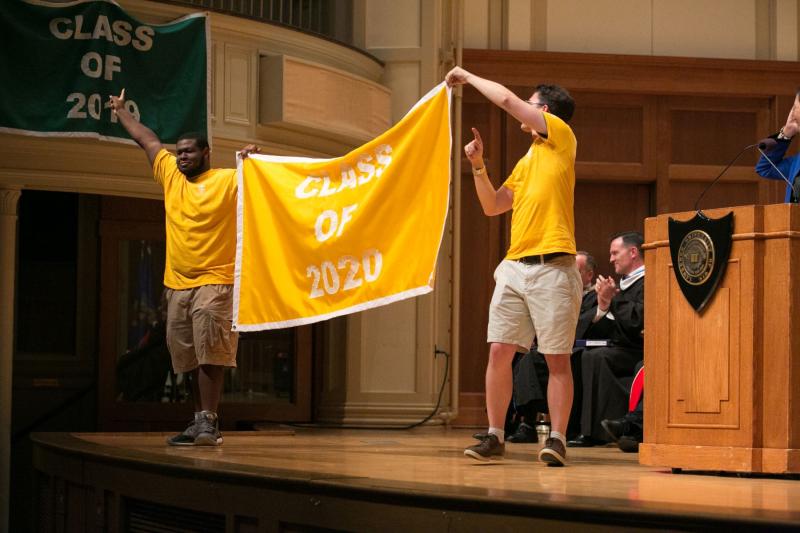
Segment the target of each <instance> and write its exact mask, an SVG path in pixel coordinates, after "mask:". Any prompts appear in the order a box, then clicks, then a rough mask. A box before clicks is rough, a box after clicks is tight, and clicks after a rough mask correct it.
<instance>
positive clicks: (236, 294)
mask: <svg viewBox="0 0 800 533" xmlns="http://www.w3.org/2000/svg"><path fill="white" fill-rule="evenodd" d="M443 85H444V86H445V87H446V88H447V130H448V135H447V138H448V145H449V151H448V152H449V155H448V158H447V176H448V179H447V197H446V201H445V206H447V207H446V210H445V216H444V217H443V219H442V228H441V230H440V232H439V245H438V246H437V248H436V255H435V256H434V257H435V258H434V261H433V267H432V269H431V273H430V276H429V278H428V284H427V285H423V286H421V287H415V288H412V289H408V290H405V291H402V292H398V293H395V294H390V295H388V296H383V297H381V298H376V299H373V300H369V301H366V302H363V303H360V304H356V305H352V306H350V307H346V308H344V309H338V310H336V311H331V312H330V313H324V314H321V315H313V316H308V317H300V318H293V319H291V320H283V321H279V322H262V323H260V324H246V325H241V324H239V302H240V291H241V281H242V246H243V240H244V239H243V236H244V194H242V191H244V172H243V160H242V158H241V156H240V154H239V153H238V152H237V154H236V179H237V181H238V191H237V195H236V197H237V199H236V263H235V266H234V272H233V320H232V329H233V330H234V331H264V330H271V329H284V328H293V327H297V326H305V325H308V324H314V323H316V322H322V321H324V320H329V319H331V318H336V317H338V316H343V315H349V314H352V313H358V312H361V311H366V310H368V309H373V308H375V307H381V306H384V305H388V304H391V303H394V302H399V301H401V300H407V299H408V298H414V297H416V296H421V295H423V294H427V293H429V292H431V291H433V279H434V276H435V274H436V266H437V264H438V259H439V253H440V252H441V250H442V241H443V240H444V232H445V229H446V228H447V211H448V210H449V206H450V188H451V185H452V173H453V168H452V165H453V157H452V154H453V126H452V88H451V87H447V86H446V85H445V82H441V83H439V84H438V85H436V86H435V87H433V88H432V89H431V90H430V91H428V93H427V94H425V96H423V97H422V98H421V99H420V100H419V101H418V102H417V103H416V104H414V107H412V108H411V109H410V110H409V111H408V113H406V114H405V115H404V116H403V119H405V118H406V117H407V116H408V115H409V114H410V113H411V112H412V111H413V110H414V109H416V108H417V107H418V106H420V105H421V104H423V103H425V102H427V101H428V100H430V99H432V98H433V97H434V96H436V94H438V92H439V90H440V89H441V88H442V86H443ZM403 119H401V121H402V120H403ZM381 135H383V134H381ZM248 157H252V158H253V159H259V160H262V161H270V162H281V163H299V162H305V163H308V162H326V161H333V160H335V159H340V158H338V157H334V158H328V159H316V158H311V157H292V156H272V155H261V154H251V155H249V156H248Z"/></svg>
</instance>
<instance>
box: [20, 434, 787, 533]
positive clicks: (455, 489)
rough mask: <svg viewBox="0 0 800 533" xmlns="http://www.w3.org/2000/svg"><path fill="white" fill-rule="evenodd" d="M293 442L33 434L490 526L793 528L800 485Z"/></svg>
mask: <svg viewBox="0 0 800 533" xmlns="http://www.w3.org/2000/svg"><path fill="white" fill-rule="evenodd" d="M292 431H293V432H294V434H291V432H289V431H284V432H276V433H274V434H273V433H270V432H269V431H266V432H227V433H224V437H225V444H224V445H223V446H222V447H220V448H192V447H185V448H176V447H169V446H166V445H165V443H164V439H165V438H166V436H167V434H166V433H164V434H160V433H115V434H111V433H94V434H85V433H83V434H39V435H37V436H35V437H34V440H35V441H36V442H37V446H40V447H43V448H45V449H48V450H55V449H60V450H62V451H70V452H72V453H78V454H79V455H84V454H90V455H95V456H102V457H104V458H105V460H110V459H111V458H114V457H116V458H118V459H120V460H121V461H123V462H126V463H131V462H134V463H135V462H139V463H146V464H150V465H161V466H163V467H173V468H188V469H194V470H195V472H198V471H214V472H217V473H227V474H230V475H234V476H235V475H238V476H242V475H244V476H246V477H248V478H251V479H252V478H253V477H259V478H263V479H271V480H278V479H282V480H288V481H291V482H292V483H295V484H298V483H299V484H302V485H303V486H305V487H306V489H308V487H311V486H317V487H328V488H331V487H334V488H336V489H337V490H339V491H340V492H338V493H342V492H341V491H345V492H346V491H347V490H348V489H349V490H358V491H365V490H366V491H373V492H374V493H376V494H383V495H384V496H385V495H387V494H388V495H391V494H406V495H409V494H410V495H413V496H414V497H415V498H422V499H424V498H427V497H430V498H433V499H434V500H436V499H439V500H441V502H444V503H442V504H441V505H442V506H444V507H445V508H448V506H450V505H451V504H453V502H457V503H458V502H460V503H458V505H456V507H458V508H459V509H462V510H464V509H467V510H468V511H470V509H471V508H470V507H469V505H468V504H466V503H465V502H477V503H478V504H479V505H481V506H488V507H486V508H487V509H489V508H491V509H493V510H492V511H491V512H492V513H494V514H497V515H503V514H505V513H507V512H512V514H517V515H520V514H525V513H526V511H524V510H523V509H529V510H530V513H532V514H537V513H538V511H537V509H538V510H539V511H542V513H539V514H538V516H545V517H549V519H557V518H558V516H559V515H563V514H564V513H567V514H572V515H573V516H574V517H577V516H580V517H582V518H580V520H586V519H587V518H586V517H590V519H591V517H592V516H595V517H596V519H597V521H598V522H597V523H598V524H602V523H605V524H608V525H611V524H620V523H622V524H624V523H626V520H627V524H628V526H632V527H637V526H638V527H645V528H653V527H655V528H661V527H664V526H665V525H667V524H669V525H668V526H667V527H675V528H677V529H683V528H687V529H705V528H706V527H708V528H710V529H723V528H729V527H731V526H736V525H739V526H743V527H756V528H760V527H761V526H764V527H769V526H772V527H777V528H782V527H787V526H789V527H792V526H797V527H800V480H798V479H796V478H791V479H790V478H785V477H784V478H781V477H741V476H733V475H711V474H696V473H681V474H674V473H672V472H671V471H670V470H668V469H659V468H653V467H646V466H641V465H639V463H638V455H636V454H625V453H622V452H620V451H619V450H618V449H617V448H615V447H611V446H608V447H598V448H586V449H572V448H571V449H569V457H568V460H569V465H568V466H567V467H565V468H554V467H547V466H545V465H544V464H542V463H540V462H538V461H537V460H536V452H537V451H538V447H537V445H534V444H507V446H506V458H505V460H503V461H497V462H491V463H479V462H476V461H474V460H471V459H468V458H466V457H464V455H463V448H464V447H465V446H466V445H469V444H471V443H473V442H474V441H473V440H472V439H471V437H470V435H471V433H472V431H471V430H464V429H445V428H418V429H414V430H407V431H390V430H333V429H305V428H301V429H294V430H292ZM195 475H197V474H196V473H195ZM447 502H449V503H447ZM423 505H424V504H423ZM435 505H436V504H435V503H430V504H428V506H429V507H435ZM614 516H616V517H618V518H620V519H622V522H619V521H617V520H615V519H614V518H613V517H614ZM625 517H627V518H625Z"/></svg>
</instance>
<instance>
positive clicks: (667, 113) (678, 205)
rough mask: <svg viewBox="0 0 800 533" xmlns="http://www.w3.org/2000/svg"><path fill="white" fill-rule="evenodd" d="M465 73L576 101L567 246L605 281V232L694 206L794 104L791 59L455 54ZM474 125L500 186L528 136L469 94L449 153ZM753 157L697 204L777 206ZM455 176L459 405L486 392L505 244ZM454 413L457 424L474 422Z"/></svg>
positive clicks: (468, 185)
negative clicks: (558, 92)
mask: <svg viewBox="0 0 800 533" xmlns="http://www.w3.org/2000/svg"><path fill="white" fill-rule="evenodd" d="M464 67H465V68H466V69H467V70H469V71H471V72H474V73H475V74H478V75H480V76H484V77H487V78H489V79H492V80H495V81H498V82H499V83H502V84H504V85H506V86H507V87H509V88H511V89H512V90H513V91H515V92H516V93H517V94H518V95H520V96H522V97H524V98H528V97H529V96H530V94H531V92H532V90H533V88H534V87H535V86H536V85H537V84H539V83H557V84H560V85H562V86H564V87H566V88H567V89H569V90H570V92H571V93H572V94H573V96H574V97H575V100H576V111H575V115H574V117H573V119H572V121H571V126H572V127H573V130H574V132H575V135H576V137H577V139H578V152H577V162H576V167H575V168H576V176H577V183H576V188H575V226H576V227H575V234H576V242H577V246H578V248H580V249H583V250H586V251H588V252H590V253H592V254H593V255H594V256H595V257H596V259H597V261H598V263H599V264H600V265H601V266H600V269H599V270H600V272H601V273H603V274H608V273H609V268H608V263H607V260H608V238H609V236H610V235H612V234H613V233H616V232H618V231H623V230H631V229H633V230H638V231H642V230H643V229H644V219H645V218H646V217H648V216H653V215H656V214H658V213H667V212H675V211H683V210H689V209H692V208H693V206H694V203H695V201H696V200H697V199H698V198H699V197H700V195H701V193H702V192H703V190H704V189H705V188H706V186H708V185H709V184H710V183H711V181H712V180H713V179H714V178H715V177H716V176H717V175H718V174H720V172H722V170H723V169H724V168H725V166H726V165H727V164H728V163H730V162H731V160H732V159H734V158H735V157H736V155H737V154H738V153H739V152H740V151H741V150H742V149H743V148H744V147H745V146H748V145H750V144H752V143H754V142H756V141H757V140H758V139H760V138H763V137H765V136H767V135H769V134H770V133H773V132H774V131H777V129H778V128H779V127H780V126H781V125H782V124H783V123H784V121H785V118H786V114H787V113H788V111H789V109H790V107H791V104H792V102H793V100H794V98H793V96H792V95H794V92H795V88H796V87H795V82H794V81H793V79H796V78H797V76H800V65H798V64H797V63H791V62H778V61H746V60H719V59H714V60H710V59H709V60H707V59H691V58H671V57H644V56H614V55H602V54H568V53H546V52H512V51H497V50H466V51H464ZM792 76H794V78H792ZM471 126H476V127H479V128H480V129H481V133H482V134H483V138H484V141H485V143H486V154H487V156H488V159H487V167H488V168H489V171H490V175H491V177H492V180H493V183H495V185H499V184H501V183H502V182H503V180H504V179H505V177H506V176H507V175H508V174H509V173H510V172H511V170H512V169H513V166H514V164H515V163H516V162H517V160H518V159H519V158H520V157H521V156H522V155H523V154H524V153H525V151H526V150H527V149H528V147H529V146H530V138H529V137H527V136H526V135H525V134H524V133H523V132H521V131H520V129H519V125H518V124H517V123H516V121H514V120H513V119H511V118H509V117H507V116H506V115H505V114H504V113H503V112H502V111H500V110H499V109H498V108H497V107H495V106H493V105H491V104H489V103H488V102H487V101H486V99H485V98H483V97H482V96H480V95H479V94H477V93H476V92H475V91H474V90H472V89H471V88H466V89H465V90H464V108H463V127H462V142H461V143H460V146H458V147H455V149H458V150H461V147H462V146H463V145H464V143H465V142H468V141H469V140H471V139H472V134H471V132H470V129H469V128H470V127H471ZM756 160H757V153H755V152H754V151H751V152H750V153H744V154H743V155H742V156H741V157H740V158H739V159H738V160H737V161H736V164H735V165H733V166H732V167H731V168H730V169H729V170H728V171H727V172H726V173H725V174H724V176H723V177H722V178H721V179H720V180H719V181H718V182H717V183H716V184H715V185H714V186H713V187H712V188H711V189H710V190H709V191H708V193H707V194H706V195H705V196H704V197H703V199H702V201H701V203H700V204H699V207H700V208H702V209H711V208H714V207H723V206H740V205H750V204H770V203H778V202H781V201H782V199H783V191H784V187H783V185H782V184H781V183H780V182H775V181H772V180H764V179H761V178H759V177H758V176H757V175H756V174H755V171H754V170H753V165H754V163H755V162H756ZM464 169H465V170H466V173H464V174H463V175H462V177H461V179H462V180H463V184H462V186H463V187H464V192H463V194H462V204H461V206H460V207H461V209H462V221H463V222H462V224H463V227H462V235H463V238H462V256H461V271H462V274H461V275H462V283H461V287H460V292H461V296H462V306H461V309H460V310H459V313H460V320H461V328H460V329H461V333H460V335H461V338H460V341H461V359H460V361H461V364H460V380H461V384H460V387H461V392H462V400H463V401H473V400H474V397H473V396H472V395H475V394H481V393H482V391H483V379H484V378H483V376H484V370H485V361H486V352H487V347H486V342H485V331H486V320H487V318H488V304H489V300H490V298H491V291H492V288H493V286H494V283H493V280H492V272H493V271H494V268H495V267H496V265H497V263H498V262H499V260H500V259H501V258H502V257H503V255H504V252H505V250H506V249H507V246H508V228H507V226H508V223H507V220H508V215H505V216H503V217H494V218H491V219H490V218H488V217H485V216H484V215H483V214H482V212H481V210H480V206H479V205H478V202H477V198H476V196H475V192H474V186H473V184H472V177H471V176H470V174H469V166H468V162H466V160H464ZM731 312H733V311H731ZM718 319H719V320H721V318H719V317H718ZM715 361H716V362H715V363H714V364H716V365H723V363H724V362H723V361H722V360H721V359H718V360H715ZM725 364H730V361H728V362H727V363H725ZM468 394H469V395H471V396H469V397H468V396H466V395H468ZM468 398H469V399H468ZM705 401H706V400H702V402H701V403H702V404H703V405H705V403H704V402H705ZM473 403H474V401H473ZM470 405H471V404H470ZM474 412H476V410H474V409H472V410H469V413H474ZM462 414H463V416H461V417H460V418H459V420H458V422H459V423H463V424H470V423H483V420H482V419H481V420H478V419H475V418H471V415H468V414H466V412H465V413H462ZM481 415H482V413H481Z"/></svg>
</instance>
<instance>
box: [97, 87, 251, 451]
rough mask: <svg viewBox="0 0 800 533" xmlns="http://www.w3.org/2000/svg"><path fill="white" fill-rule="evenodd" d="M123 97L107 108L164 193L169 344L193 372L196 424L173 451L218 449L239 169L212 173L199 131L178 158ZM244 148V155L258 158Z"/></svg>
mask: <svg viewBox="0 0 800 533" xmlns="http://www.w3.org/2000/svg"><path fill="white" fill-rule="evenodd" d="M124 97H125V91H124V90H123V91H122V93H121V94H120V95H119V97H117V96H111V97H110V99H109V102H108V106H109V107H111V109H113V111H114V113H115V115H116V116H117V117H118V118H119V121H120V123H121V124H122V126H123V127H124V128H125V130H126V131H127V132H128V134H130V136H131V138H132V139H133V140H134V141H136V142H137V143H138V144H139V146H141V147H142V148H143V149H144V151H145V153H146V154H147V158H148V160H149V161H150V165H151V166H152V167H153V176H154V177H155V180H156V181H157V182H158V183H159V184H161V186H162V187H163V188H164V209H165V212H166V230H167V254H166V265H165V268H164V286H165V287H166V288H167V291H166V293H167V294H166V295H167V346H168V348H169V352H170V355H171V357H172V367H173V369H174V370H175V372H190V373H191V377H192V379H191V383H192V399H193V401H194V408H195V413H194V419H193V421H192V423H191V424H189V427H187V428H186V429H185V430H184V431H183V432H182V433H179V434H177V435H175V436H173V437H170V438H169V439H167V443H168V444H170V445H172V446H219V445H220V444H222V435H221V434H220V432H219V420H218V417H217V407H218V406H219V399H220V396H221V394H222V386H223V379H224V371H225V367H235V366H236V348H237V341H238V335H237V333H236V332H234V331H231V319H232V313H233V268H234V260H235V256H236V189H237V182H236V170H235V169H212V168H211V160H210V150H209V146H208V139H206V136H205V135H204V134H202V133H188V134H184V135H182V136H181V137H179V138H178V142H177V143H176V145H175V148H176V151H177V157H175V156H173V155H172V154H171V153H169V152H168V151H167V150H165V149H164V147H163V146H162V145H161V141H160V140H159V139H158V137H157V136H156V134H155V133H154V132H153V131H152V130H151V129H150V128H148V127H147V126H145V125H144V124H141V123H140V122H139V121H137V120H136V119H135V118H134V117H133V116H132V115H131V114H130V113H129V112H128V111H127V110H126V109H125V101H124ZM258 151H259V149H258V147H256V146H255V145H248V146H246V147H245V148H244V149H242V151H241V154H242V157H247V154H248V153H251V152H258Z"/></svg>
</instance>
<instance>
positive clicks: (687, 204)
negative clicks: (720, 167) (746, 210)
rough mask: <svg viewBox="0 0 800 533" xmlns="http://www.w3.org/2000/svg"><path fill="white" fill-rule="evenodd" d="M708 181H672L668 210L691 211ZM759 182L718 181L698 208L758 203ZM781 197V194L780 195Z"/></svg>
mask: <svg viewBox="0 0 800 533" xmlns="http://www.w3.org/2000/svg"><path fill="white" fill-rule="evenodd" d="M707 185H708V183H706V182H702V183H692V182H673V183H672V193H673V200H672V208H671V209H670V212H679V211H692V210H693V209H694V203H695V201H696V200H697V198H699V197H700V194H701V193H702V192H703V189H705V188H706V186H707ZM758 185H759V183H758V182H756V181H754V182H751V183H726V182H724V181H718V182H717V183H716V184H715V185H714V186H713V187H711V189H709V190H708V192H707V193H706V194H705V196H703V199H702V200H701V201H700V204H699V205H698V208H699V209H712V208H714V207H734V206H737V205H750V204H754V203H759V202H757V201H756V199H757V197H758ZM781 198H783V196H782V195H781Z"/></svg>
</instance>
